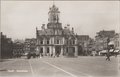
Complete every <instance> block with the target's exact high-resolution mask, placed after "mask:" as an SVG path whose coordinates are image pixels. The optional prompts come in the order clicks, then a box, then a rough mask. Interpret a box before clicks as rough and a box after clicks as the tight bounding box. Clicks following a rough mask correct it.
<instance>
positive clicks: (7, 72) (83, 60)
mask: <svg viewBox="0 0 120 77" xmlns="http://www.w3.org/2000/svg"><path fill="white" fill-rule="evenodd" d="M118 62H119V56H118V57H116V58H115V57H114V56H113V57H111V61H106V60H105V57H104V56H96V57H92V56H80V57H78V58H65V57H57V58H49V57H43V58H35V59H33V58H32V59H26V58H21V59H8V60H4V61H3V62H0V77H119V68H118V65H119V63H120V62H119V63H118Z"/></svg>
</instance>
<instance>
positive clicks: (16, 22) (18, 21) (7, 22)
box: [1, 1, 120, 40]
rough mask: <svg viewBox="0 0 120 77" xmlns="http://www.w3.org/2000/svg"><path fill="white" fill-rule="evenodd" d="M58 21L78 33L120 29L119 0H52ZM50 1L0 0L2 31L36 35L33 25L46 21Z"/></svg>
mask: <svg viewBox="0 0 120 77" xmlns="http://www.w3.org/2000/svg"><path fill="white" fill-rule="evenodd" d="M54 3H55V5H56V7H58V8H59V11H60V22H61V23H62V26H63V27H65V26H66V25H67V24H70V27H71V28H72V27H74V30H75V33H77V34H78V35H89V36H90V37H91V38H94V37H95V36H96V32H99V31H101V30H115V32H116V33H120V14H119V13H120V2H119V1H55V2H54ZM52 5H53V1H1V31H2V32H3V34H5V35H7V36H8V37H10V38H12V39H13V40H15V39H25V38H35V37H36V27H38V29H41V25H42V24H46V25H47V23H48V12H49V8H50V7H51V6H52Z"/></svg>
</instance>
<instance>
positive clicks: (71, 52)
mask: <svg viewBox="0 0 120 77" xmlns="http://www.w3.org/2000/svg"><path fill="white" fill-rule="evenodd" d="M66 50H67V56H70V57H72V56H74V53H75V47H67V49H66Z"/></svg>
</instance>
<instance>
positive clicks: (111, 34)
mask: <svg viewBox="0 0 120 77" xmlns="http://www.w3.org/2000/svg"><path fill="white" fill-rule="evenodd" d="M108 38H109V39H110V42H109V45H110V44H113V45H114V48H115V49H120V46H119V44H120V41H119V40H120V34H118V33H115V31H114V30H109V31H107V30H102V31H100V32H98V33H97V35H96V37H95V42H96V43H95V46H96V50H98V51H99V50H105V49H107V43H108V42H107V39H108Z"/></svg>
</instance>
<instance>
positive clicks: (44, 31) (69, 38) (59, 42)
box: [36, 5, 78, 56]
mask: <svg viewBox="0 0 120 77" xmlns="http://www.w3.org/2000/svg"><path fill="white" fill-rule="evenodd" d="M48 15H49V17H48V23H47V24H43V25H42V26H41V30H38V28H36V41H37V49H38V50H39V51H40V52H42V53H43V55H58V56H68V55H69V56H78V42H77V41H78V40H77V35H76V34H75V33H74V28H72V29H70V28H69V27H70V25H69V24H68V25H67V27H64V28H63V27H62V23H61V22H59V20H60V11H59V9H58V8H57V7H56V6H55V5H53V6H52V7H51V8H49V12H48ZM45 27H47V28H45Z"/></svg>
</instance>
